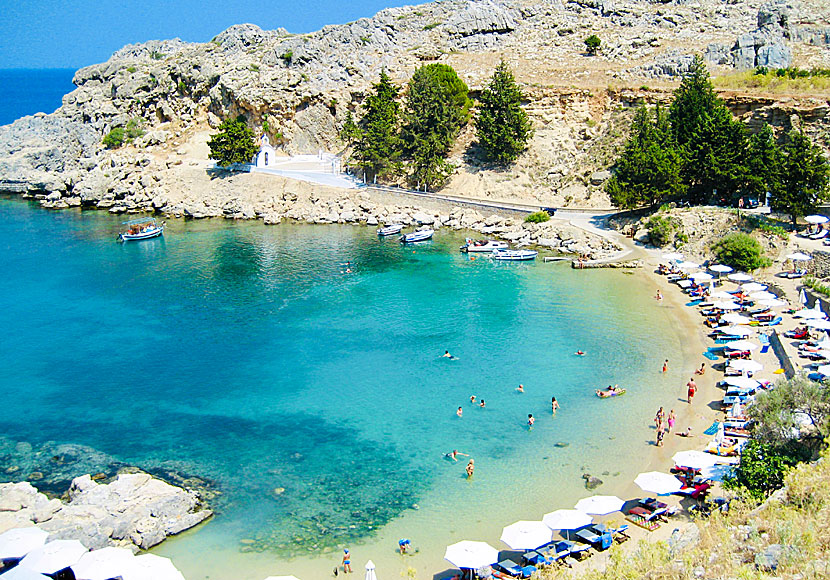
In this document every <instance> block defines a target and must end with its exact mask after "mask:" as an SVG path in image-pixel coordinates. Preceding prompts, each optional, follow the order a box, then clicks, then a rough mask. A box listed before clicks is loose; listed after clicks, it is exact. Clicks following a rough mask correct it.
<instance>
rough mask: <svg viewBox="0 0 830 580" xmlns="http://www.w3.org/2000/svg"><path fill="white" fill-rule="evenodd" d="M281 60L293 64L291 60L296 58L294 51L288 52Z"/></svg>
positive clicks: (283, 54) (282, 55) (281, 56)
mask: <svg viewBox="0 0 830 580" xmlns="http://www.w3.org/2000/svg"><path fill="white" fill-rule="evenodd" d="M280 58H281V59H282V60H284V61H285V64H291V59H293V58H294V51H293V50H287V51H285V52H284V53H282V54H281V55H280Z"/></svg>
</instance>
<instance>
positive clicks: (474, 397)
mask: <svg viewBox="0 0 830 580" xmlns="http://www.w3.org/2000/svg"><path fill="white" fill-rule="evenodd" d="M470 402H471V403H473V404H475V402H476V396H475V395H470Z"/></svg>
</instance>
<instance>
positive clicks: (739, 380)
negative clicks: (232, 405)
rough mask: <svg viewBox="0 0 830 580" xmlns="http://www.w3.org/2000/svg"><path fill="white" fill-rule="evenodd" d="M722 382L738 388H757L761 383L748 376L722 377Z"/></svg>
mask: <svg viewBox="0 0 830 580" xmlns="http://www.w3.org/2000/svg"><path fill="white" fill-rule="evenodd" d="M721 382H722V383H723V384H725V385H728V386H730V387H738V388H739V389H747V390H748V389H757V388H758V387H759V386H761V383H759V382H758V381H756V380H755V379H752V378H750V377H723V380H722V381H721Z"/></svg>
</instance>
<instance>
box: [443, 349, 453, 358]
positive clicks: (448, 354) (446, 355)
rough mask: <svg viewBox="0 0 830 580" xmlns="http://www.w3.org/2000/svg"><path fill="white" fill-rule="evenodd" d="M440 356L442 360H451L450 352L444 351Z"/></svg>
mask: <svg viewBox="0 0 830 580" xmlns="http://www.w3.org/2000/svg"><path fill="white" fill-rule="evenodd" d="M441 356H442V357H444V358H452V355H451V354H450V351H448V350H445V351H444V354H442V355H441Z"/></svg>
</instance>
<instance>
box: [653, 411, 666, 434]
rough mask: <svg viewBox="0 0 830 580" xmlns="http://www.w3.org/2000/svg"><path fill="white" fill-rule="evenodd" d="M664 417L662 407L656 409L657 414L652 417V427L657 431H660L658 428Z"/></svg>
mask: <svg viewBox="0 0 830 580" xmlns="http://www.w3.org/2000/svg"><path fill="white" fill-rule="evenodd" d="M665 416H666V412H665V411H664V410H663V407H660V408H659V409H657V414H656V415H655V416H654V426H655V427H656V428H657V430H658V431H659V430H660V427H661V426H662V425H663V418H664V417H665Z"/></svg>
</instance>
